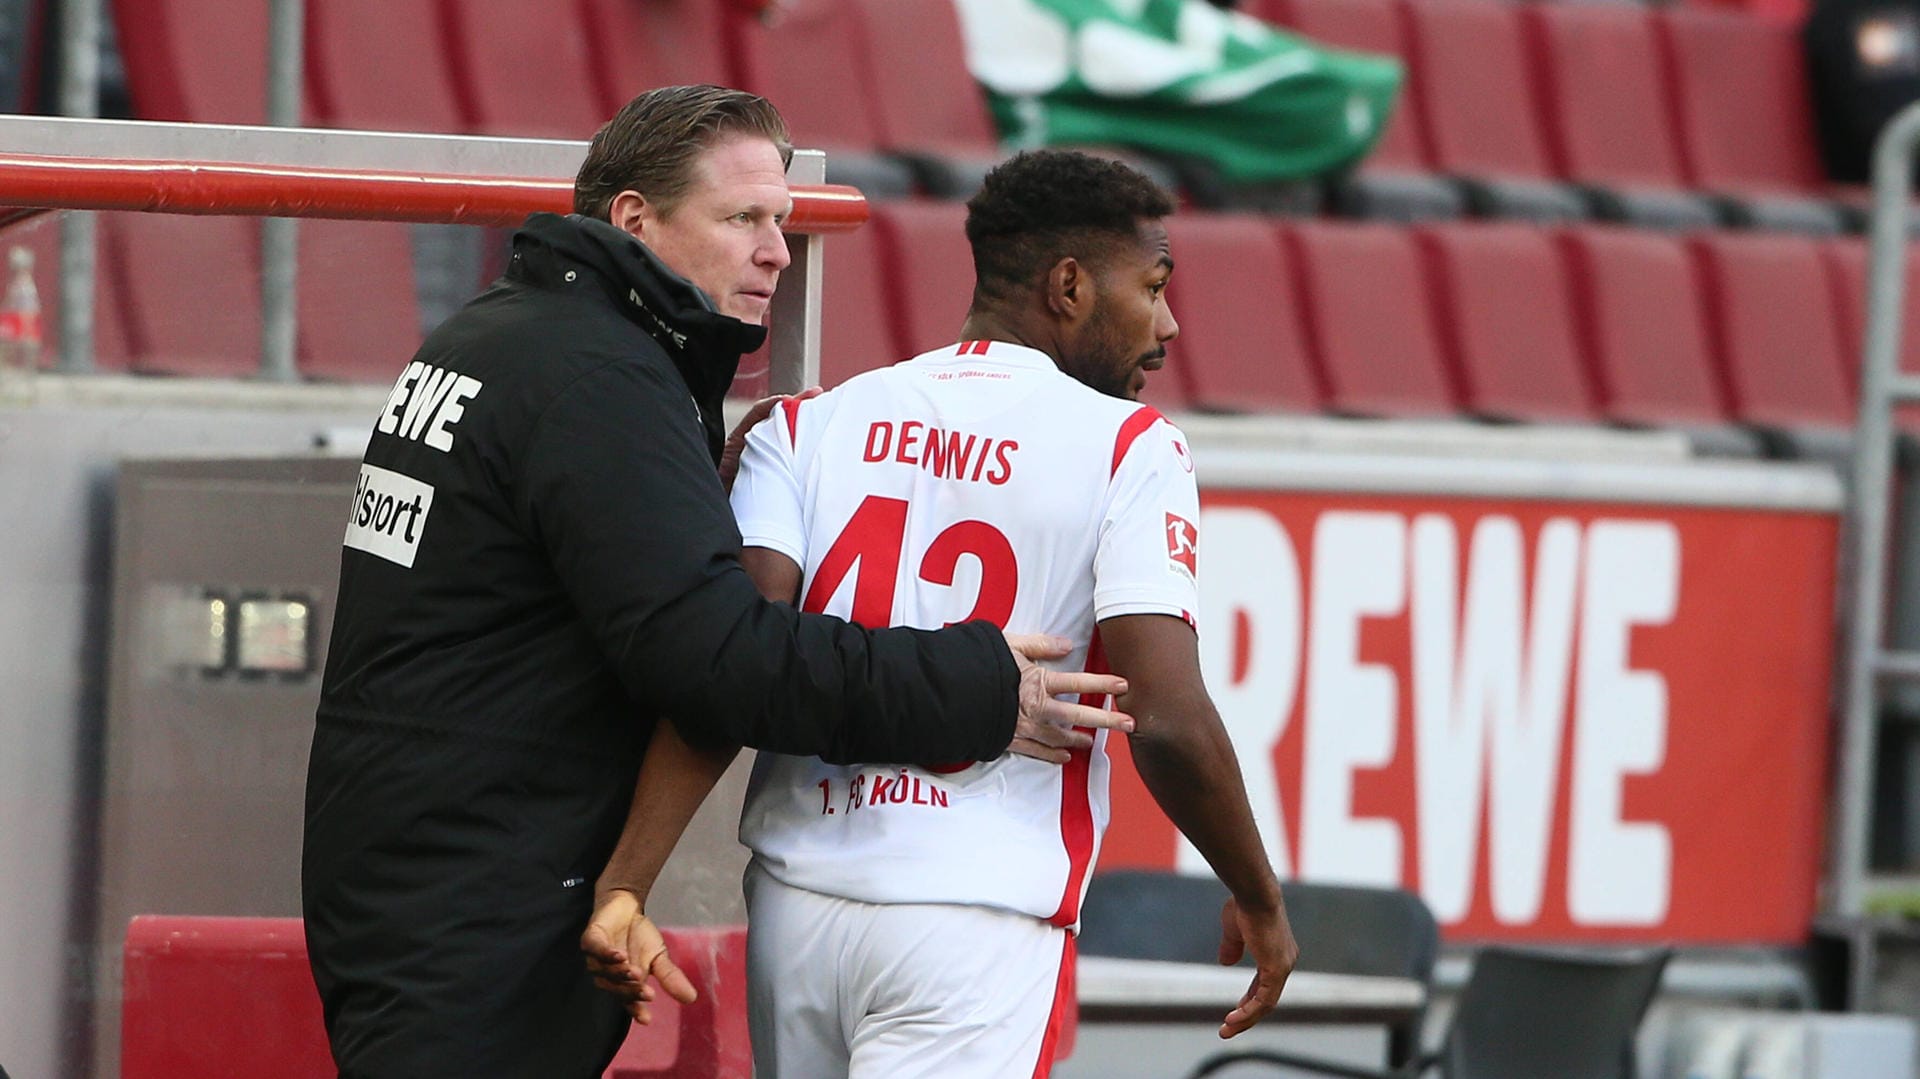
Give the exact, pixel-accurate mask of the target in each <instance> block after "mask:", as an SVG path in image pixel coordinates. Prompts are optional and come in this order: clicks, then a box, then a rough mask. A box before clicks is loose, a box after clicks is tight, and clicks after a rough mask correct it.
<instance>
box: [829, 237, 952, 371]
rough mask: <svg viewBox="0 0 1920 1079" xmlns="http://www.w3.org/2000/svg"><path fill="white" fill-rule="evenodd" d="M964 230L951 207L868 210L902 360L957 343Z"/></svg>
mask: <svg viewBox="0 0 1920 1079" xmlns="http://www.w3.org/2000/svg"><path fill="white" fill-rule="evenodd" d="M966 225H967V208H966V207H965V206H962V205H960V204H959V203H954V202H921V201H911V202H892V203H877V204H875V205H874V207H873V221H872V222H871V223H870V224H869V225H868V227H869V228H874V227H877V228H878V230H879V236H878V239H879V241H880V244H881V252H882V265H884V266H886V267H887V271H888V272H887V277H886V281H887V283H888V285H889V286H890V288H891V289H892V297H891V306H892V308H893V311H894V315H895V319H896V322H895V324H894V326H895V329H894V340H895V341H896V342H897V343H898V347H899V350H900V355H901V357H902V358H906V357H910V356H917V355H919V354H920V353H922V352H926V351H928V350H929V349H936V348H939V347H940V346H941V345H945V344H949V343H951V342H953V341H957V340H959V335H960V324H961V322H962V321H964V320H965V318H966V316H967V308H968V307H969V306H970V305H971V304H972V302H973V249H972V248H970V247H969V246H967V231H966ZM827 242H828V243H832V242H833V241H831V240H829V241H827Z"/></svg>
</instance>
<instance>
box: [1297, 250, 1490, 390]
mask: <svg viewBox="0 0 1920 1079" xmlns="http://www.w3.org/2000/svg"><path fill="white" fill-rule="evenodd" d="M1285 235H1286V236H1287V237H1288V240H1289V243H1290V244H1291V245H1292V246H1291V248H1290V254H1291V255H1292V256H1293V258H1294V259H1295V264H1296V265H1297V266H1298V267H1299V275H1300V280H1301V285H1302V287H1301V290H1300V300H1301V305H1300V308H1301V312H1302V313H1303V314H1304V315H1305V316H1306V325H1307V334H1308V340H1309V341H1310V342H1311V343H1312V348H1313V354H1314V355H1315V356H1316V357H1318V359H1319V364H1320V370H1321V372H1322V373H1323V374H1324V376H1325V379H1326V390H1327V397H1326V404H1327V407H1328V408H1329V409H1331V410H1333V411H1335V412H1341V413H1348V414H1353V415H1363V416H1389V417H1438V416H1451V415H1454V414H1455V413H1457V412H1458V411H1459V410H1460V409H1459V402H1458V398H1457V397H1456V395H1455V393H1454V391H1453V388H1452V385H1451V378H1450V376H1449V374H1448V372H1447V370H1446V366H1445V363H1446V361H1445V359H1444V356H1443V354H1442V351H1441V345H1440V337H1439V331H1438V329H1437V327H1436V326H1435V325H1434V316H1433V311H1432V307H1431V304H1430V301H1429V298H1428V295H1427V281H1426V273H1425V271H1424V269H1423V267H1422V265H1421V258H1420V252H1419V250H1418V249H1417V248H1416V247H1415V244H1414V238H1413V234H1412V233H1411V232H1409V231H1408V230H1406V229H1403V228H1398V227H1395V226H1391V225H1382V224H1375V223H1363V224H1339V223H1333V222H1301V223H1298V224H1292V225H1288V226H1285Z"/></svg>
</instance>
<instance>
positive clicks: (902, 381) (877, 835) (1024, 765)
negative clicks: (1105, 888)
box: [733, 341, 1199, 926]
mask: <svg viewBox="0 0 1920 1079" xmlns="http://www.w3.org/2000/svg"><path fill="white" fill-rule="evenodd" d="M733 508H734V514H735V516H736V517H737V518H738V519H739V523H740V532H741V535H742V537H743V538H744V540H745V542H746V544H747V545H748V546H751V547H766V548H770V549H772V550H775V551H779V552H781V553H783V554H785V555H787V556H788V557H790V558H792V559H793V560H794V561H795V562H796V563H798V564H799V565H800V567H801V568H802V570H803V577H802V583H801V593H800V599H801V607H802V608H803V609H805V610H809V611H824V612H827V613H829V614H835V615H839V616H840V617H842V618H850V619H852V620H853V621H856V622H859V623H861V624H862V625H867V626H888V625H892V626H915V627H920V628H925V629H932V628H938V627H940V626H943V625H947V624H950V623H953V622H962V621H966V620H968V619H975V618H984V619H986V620H988V621H990V622H993V623H995V624H997V625H1000V626H1002V627H1003V628H1006V629H1009V630H1012V631H1015V632H1024V633H1050V634H1055V635H1057V636H1061V637H1066V638H1069V639H1071V640H1072V641H1073V642H1074V645H1075V649H1074V652H1073V653H1072V654H1071V655H1070V656H1068V657H1067V658H1066V659H1065V660H1063V661H1061V662H1060V664H1058V666H1060V667H1061V668H1062V669H1071V670H1102V671H1104V670H1105V666H1104V659H1103V657H1102V656H1101V654H1100V649H1099V644H1098V641H1097V640H1096V634H1095V632H1094V630H1095V625H1096V623H1097V622H1098V621H1099V620H1101V619H1104V618H1112V617H1114V616H1116V615H1124V614H1164V615H1172V616H1174V617H1177V618H1184V619H1186V620H1187V621H1188V622H1189V623H1191V622H1192V621H1193V612H1194V611H1195V608H1196V595H1197V589H1196V586H1195V581H1194V574H1195V573H1196V571H1197V568H1198V567H1197V563H1196V557H1197V545H1198V539H1199V537H1198V534H1197V533H1196V531H1195V522H1196V521H1197V520H1198V519H1199V495H1198V492H1197V489H1196V487H1195V484H1194V478H1193V464H1192V459H1191V457H1190V456H1189V454H1188V451H1187V447H1186V439H1185V438H1184V437H1183V436H1182V435H1181V433H1180V431H1179V430H1178V429H1176V428H1175V427H1174V426H1173V425H1172V424H1170V423H1168V422H1167V421H1166V420H1164V419H1163V418H1161V416H1160V414H1159V413H1158V412H1155V411H1154V410H1153V409H1152V408H1149V407H1146V406H1144V405H1141V404H1138V403H1137V402H1132V401H1125V400H1121V399H1119V398H1115V397H1109V396H1107V395H1105V394H1102V393H1100V392H1098V391H1096V390H1093V389H1089V388H1088V387H1086V386H1085V385H1082V384H1081V383H1080V382H1078V381H1076V380H1074V379H1073V378H1071V377H1069V376H1067V375H1065V374H1063V373H1061V371H1060V370H1059V369H1058V368H1056V367H1055V366H1054V363H1053V361H1052V360H1051V359H1049V358H1048V357H1047V356H1046V355H1045V354H1044V353H1041V352H1038V351H1035V350H1033V349H1030V348H1026V347H1024V346H1020V345H1012V344H1006V343H1003V342H986V341H966V342H961V343H960V344H958V345H950V346H948V347H946V348H943V349H941V350H939V351H937V352H929V353H926V354H924V355H922V356H918V357H916V358H914V359H912V360H908V361H906V362H904V363H900V364H896V365H895V366H893V367H889V368H884V369H881V370H877V371H869V372H867V373H865V374H862V375H860V376H858V377H856V378H853V379H850V380H848V381H847V382H846V383H845V384H844V385H842V386H840V387H839V388H837V389H835V390H833V391H832V392H830V393H826V394H822V395H821V396H819V397H817V398H814V399H813V400H810V401H804V402H787V403H786V404H785V405H784V406H783V407H781V408H777V409H775V410H774V413H773V415H772V416H770V417H769V418H768V419H767V421H766V422H764V423H762V424H760V425H758V426H757V427H755V428H754V429H753V431H752V432H751V433H750V435H749V436H748V439H747V449H746V452H745V454H744V455H743V457H742V459H741V464H740V473H739V476H738V478H737V479H736V480H735V482H734V487H733ZM1090 703H1104V702H1090ZM1106 739H1107V733H1106V732H1105V731H1101V732H1100V733H1099V734H1098V736H1097V737H1096V739H1095V742H1096V744H1095V746H1094V748H1093V749H1092V750H1091V751H1080V752H1076V753H1075V754H1074V755H1073V760H1072V761H1071V762H1069V763H1068V764H1066V765H1064V766H1060V765H1054V764H1048V763H1044V762H1041V761H1036V760H1032V759H1029V758H1026V757H1019V756H1014V755H1011V754H1009V755H1005V756H1002V757H1000V758H999V759H997V760H992V761H985V762H979V763H970V762H956V763H955V764H953V765H951V766H947V767H941V768H915V767H905V766H901V765H897V764H889V763H887V762H883V761H875V762H873V763H870V764H862V765H845V766H841V765H829V764H825V763H823V762H821V761H820V760H819V759H817V758H811V757H789V756H782V755H779V754H773V753H762V754H760V755H759V759H758V761H757V763H756V765H755V767H754V770H753V777H752V780H751V782H750V784H749V786H748V788H747V800H746V807H745V810H744V812H743V813H742V816H741V821H740V839H741V842H743V843H745V844H746V845H747V846H748V847H750V848H751V849H752V850H753V853H754V856H755V857H756V858H757V859H758V860H759V861H760V863H761V865H762V866H764V867H765V869H766V870H767V871H768V872H769V873H771V874H772V875H773V876H774V877H775V878H777V879H779V880H780V881H782V882H784V883H786V884H789V885H792V886H793V887H797V888H806V889H809V890H812V891H816V892H823V893H826V894H828V895H837V896H841V897H844V898H847V899H856V900H862V901H865V902H870V903H966V904H978V905H984V906H990V907H998V908H1002V909H1007V910H1013V911H1019V912H1023V913H1026V914H1031V915H1033V916H1035V917H1039V918H1045V919H1048V920H1050V921H1052V922H1053V923H1054V924H1056V925H1060V926H1074V925H1076V924H1077V923H1078V921H1079V910H1080V901H1081V897H1082V896H1083V895H1084V894H1085V889H1086V882H1087V876H1088V873H1089V872H1090V870H1091V869H1092V866H1093V862H1094V860H1095V858H1096V857H1097V856H1098V854H1099V849H1100V838H1101V833H1102V832H1103V831H1104V830H1105V828H1106V824H1107V819H1108V805H1107V776H1108V771H1109V764H1108V760H1107V753H1106Z"/></svg>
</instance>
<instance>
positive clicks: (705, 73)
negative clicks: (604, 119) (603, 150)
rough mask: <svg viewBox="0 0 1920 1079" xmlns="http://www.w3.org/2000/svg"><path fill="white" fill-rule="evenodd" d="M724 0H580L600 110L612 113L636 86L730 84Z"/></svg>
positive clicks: (630, 96) (650, 87) (637, 89)
mask: <svg viewBox="0 0 1920 1079" xmlns="http://www.w3.org/2000/svg"><path fill="white" fill-rule="evenodd" d="M726 2H727V0H584V3H585V10H586V13H587V29H588V34H587V44H588V47H589V48H590V49H591V50H592V52H593V60H594V82H595V85H596V87H597V88H598V93H599V97H600V111H601V112H602V113H603V114H604V115H605V116H612V115H613V114H614V113H615V112H617V111H618V110H619V108H620V106H622V105H625V104H626V103H627V102H628V101H629V100H631V99H632V98H633V96H634V95H635V94H638V93H639V92H640V91H642V90H648V89H652V88H653V87H657V86H687V85H692V84H695V83H712V84H714V85H717V86H731V85H733V83H734V81H735V80H734V78H733V72H732V70H731V68H730V67H729V65H728V63H727V45H726V30H725V25H724V20H725V14H726V11H725V6H724V5H725V4H726Z"/></svg>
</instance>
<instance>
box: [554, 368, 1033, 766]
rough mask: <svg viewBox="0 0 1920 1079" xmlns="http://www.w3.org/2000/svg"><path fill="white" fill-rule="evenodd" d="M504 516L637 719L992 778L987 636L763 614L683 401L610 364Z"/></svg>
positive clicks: (670, 377)
mask: <svg viewBox="0 0 1920 1079" xmlns="http://www.w3.org/2000/svg"><path fill="white" fill-rule="evenodd" d="M517 486H518V490H517V501H518V509H519V512H520V513H521V514H522V515H523V517H524V519H525V522H526V524H527V526H528V528H529V529H530V530H531V532H532V533H533V535H534V536H535V537H536V539H537V540H538V542H539V543H541V545H542V546H543V547H544V548H545V550H546V552H547V555H548V558H549V561H550V564H551V566H552V568H553V571H554V573H555V574H556V575H557V577H558V578H559V583H560V585H561V587H562V588H563V589H564V590H565V591H566V593H567V595H568V596H569V597H570V598H571V599H572V601H573V603H574V606H575V607H576V609H577V610H578V611H579V612H580V615H581V618H582V621H583V622H584V624H585V627H586V629H587V631H588V632H589V633H591V634H592V635H593V637H594V638H595V639H596V640H597V641H598V643H599V645H600V648H601V650H602V651H603V652H604V654H605V655H606V656H607V659H608V661H609V662H610V663H611V664H612V666H613V668H614V670H615V671H616V673H617V674H618V676H619V677H620V679H621V681H622V683H623V684H624V685H625V687H626V689H627V692H628V693H629V694H630V695H631V696H632V697H633V698H634V700H635V701H636V703H638V704H640V705H642V706H643V707H646V708H648V709H649V710H652V711H657V712H661V713H664V714H667V715H671V716H673V717H675V721H676V722H677V723H678V724H679V725H680V726H681V728H682V729H683V730H685V731H686V732H687V734H688V735H689V737H690V738H693V739H695V740H700V741H720V740H725V741H730V742H735V743H739V744H743V745H749V746H753V747H756V748H759V749H770V750H774V751H776V752H780V753H790V754H798V755H803V756H819V757H822V758H824V759H826V760H828V761H832V762H840V763H846V762H858V761H899V762H908V763H939V762H943V761H954V760H989V759H992V758H993V757H997V756H999V755H1000V753H1001V752H1002V751H1004V750H1005V749H1006V747H1007V744H1008V743H1009V742H1010V741H1012V738H1013V724H1014V716H1015V710H1016V695H1017V693H1018V682H1019V676H1018V672H1017V670H1016V669H1015V667H1014V664H1013V660H1012V658H1011V656H1010V654H1009V653H1008V651H1007V648H1006V645H1005V644H1004V643H1003V641H1002V639H1001V636H1000V632H999V631H998V630H997V629H995V628H993V627H992V626H991V625H989V624H986V623H977V624H968V625H961V626H953V627H949V628H947V629H943V630H937V631H923V630H910V629H883V630H866V629H862V628H860V627H858V626H855V625H852V624H850V623H847V622H843V621H841V620H839V619H837V618H832V617H829V616H825V615H813V614H801V613H799V612H798V611H795V610H794V609H793V608H792V607H789V606H787V605H785V604H776V603H769V602H767V601H766V600H764V599H762V598H761V596H760V594H759V592H758V591H757V590H756V589H755V588H754V586H753V582H752V581H751V580H750V579H749V578H748V577H747V574H746V571H745V570H743V569H742V568H741V567H740V562H739V555H740V534H739V532H738V530H737V529H736V528H735V526H734V523H733V516H732V513H731V511H730V510H729V508H728V505H727V499H726V495H725V493H724V492H723V491H722V490H721V487H720V481H719V477H718V476H717V475H716V473H715V471H714V467H713V463H712V460H711V459H710V458H709V457H708V455H707V450H706V446H705V443H704V441H703V437H702V434H701V428H700V423H699V419H698V415H697V411H696V409H695V406H694V404H693V400H692V398H691V397H689V396H688V394H687V392H686V388H685V386H683V385H682V384H681V383H680V380H679V379H678V377H677V376H675V375H674V374H673V373H671V372H670V371H667V370H665V369H664V368H663V367H657V366H655V365H651V364H648V363H646V362H645V361H639V362H636V361H634V360H632V359H625V360H620V361H615V362H611V363H608V364H606V365H604V366H601V367H599V368H596V369H594V370H593V371H591V372H589V373H588V374H586V375H583V376H581V377H580V378H579V379H578V380H576V381H575V382H574V383H573V384H572V385H571V386H570V387H568V388H567V389H566V390H564V391H562V392H561V393H560V394H559V395H558V396H557V397H556V398H555V400H554V402H553V403H552V404H551V405H550V406H549V407H548V408H547V409H546V411H545V412H544V413H543V414H542V416H541V417H540V419H539V421H538V423H537V424H536V425H535V428H534V431H533V434H532V435H531V437H530V440H529V444H528V447H527V451H526V454H525V456H524V458H523V461H522V465H521V467H520V469H519V470H518V480H517Z"/></svg>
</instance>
